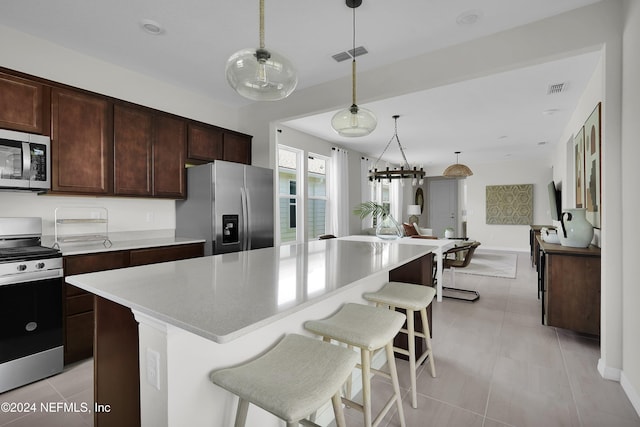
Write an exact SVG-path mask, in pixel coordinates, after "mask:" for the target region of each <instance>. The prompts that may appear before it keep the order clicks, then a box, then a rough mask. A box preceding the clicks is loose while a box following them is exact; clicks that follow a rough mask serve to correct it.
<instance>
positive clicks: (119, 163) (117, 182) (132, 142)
mask: <svg viewBox="0 0 640 427" xmlns="http://www.w3.org/2000/svg"><path fill="white" fill-rule="evenodd" d="M113 114H114V118H113V135H114V137H113V144H114V147H113V148H114V164H113V166H114V168H113V173H114V193H115V194H116V195H128V196H151V194H152V190H151V167H152V163H151V162H152V151H151V150H152V149H151V146H152V137H153V134H152V119H153V116H152V115H151V113H150V112H148V111H146V110H143V109H140V108H135V107H127V106H124V105H115V106H114V113H113Z"/></svg>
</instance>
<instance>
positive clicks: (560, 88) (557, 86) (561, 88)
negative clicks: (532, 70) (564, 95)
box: [547, 83, 567, 95]
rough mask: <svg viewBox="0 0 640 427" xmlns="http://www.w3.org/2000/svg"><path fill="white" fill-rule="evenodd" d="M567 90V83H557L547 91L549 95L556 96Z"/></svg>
mask: <svg viewBox="0 0 640 427" xmlns="http://www.w3.org/2000/svg"><path fill="white" fill-rule="evenodd" d="M566 89H567V84H566V83H556V84H552V85H549V89H548V90H547V95H554V94H556V93H560V92H564V91H565V90H566Z"/></svg>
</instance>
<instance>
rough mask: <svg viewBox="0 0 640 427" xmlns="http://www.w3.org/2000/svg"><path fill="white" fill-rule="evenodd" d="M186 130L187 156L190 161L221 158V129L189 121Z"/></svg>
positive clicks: (209, 160)
mask: <svg viewBox="0 0 640 427" xmlns="http://www.w3.org/2000/svg"><path fill="white" fill-rule="evenodd" d="M188 132H189V134H188V137H187V157H188V159H189V160H190V161H198V160H200V161H201V162H204V163H206V162H212V161H214V160H222V141H223V137H224V133H223V131H222V129H218V128H215V127H212V126H203V125H199V124H195V123H189V127H188Z"/></svg>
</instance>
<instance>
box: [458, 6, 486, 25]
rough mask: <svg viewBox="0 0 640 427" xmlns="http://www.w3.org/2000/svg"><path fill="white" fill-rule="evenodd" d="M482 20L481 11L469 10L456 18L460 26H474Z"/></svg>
mask: <svg viewBox="0 0 640 427" xmlns="http://www.w3.org/2000/svg"><path fill="white" fill-rule="evenodd" d="M480 18H482V11H481V10H467V11H466V12H462V13H461V14H460V15H458V17H457V18H456V22H457V23H458V25H473V24H475V23H476V22H478V21H479V20H480Z"/></svg>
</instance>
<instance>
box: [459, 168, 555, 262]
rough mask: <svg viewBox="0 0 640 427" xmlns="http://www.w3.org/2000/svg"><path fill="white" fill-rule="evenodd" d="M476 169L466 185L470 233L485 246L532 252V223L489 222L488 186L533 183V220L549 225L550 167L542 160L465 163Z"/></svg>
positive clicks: (471, 236)
mask: <svg viewBox="0 0 640 427" xmlns="http://www.w3.org/2000/svg"><path fill="white" fill-rule="evenodd" d="M465 164H466V165H467V166H469V167H470V168H471V170H472V171H473V175H472V176H470V177H467V178H466V179H465V180H464V183H465V185H466V187H467V201H466V209H467V235H468V236H469V238H472V239H474V240H478V241H479V242H481V243H482V247H483V248H485V249H492V248H493V249H510V250H516V251H526V252H528V251H529V230H530V227H529V225H497V224H487V221H486V187H487V185H515V184H533V223H534V224H541V225H544V224H550V223H551V214H550V211H549V197H548V193H547V185H548V184H549V181H551V176H552V173H551V167H550V166H549V165H546V164H544V163H543V162H537V163H536V162H526V161H511V162H500V163H495V164H473V163H471V162H465Z"/></svg>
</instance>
